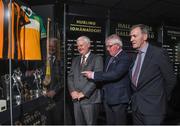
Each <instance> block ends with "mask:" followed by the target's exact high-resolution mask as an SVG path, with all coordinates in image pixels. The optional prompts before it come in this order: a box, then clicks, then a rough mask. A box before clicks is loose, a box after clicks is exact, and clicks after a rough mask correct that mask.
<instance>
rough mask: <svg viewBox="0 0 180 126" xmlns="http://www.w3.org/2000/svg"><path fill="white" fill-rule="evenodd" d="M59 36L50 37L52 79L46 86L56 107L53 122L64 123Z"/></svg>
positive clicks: (47, 94) (47, 93)
mask: <svg viewBox="0 0 180 126" xmlns="http://www.w3.org/2000/svg"><path fill="white" fill-rule="evenodd" d="M58 42H59V40H58V39H57V38H50V39H49V61H50V71H51V81H50V83H49V85H48V86H47V87H46V88H47V91H46V94H44V95H45V96H47V97H49V98H52V99H53V100H54V102H55V108H54V109H52V111H50V118H51V122H50V123H51V124H56V125H57V124H64V85H63V82H62V71H61V61H60V57H59V54H58V50H59V49H60V48H59V46H58Z"/></svg>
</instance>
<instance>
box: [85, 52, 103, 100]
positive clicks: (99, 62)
mask: <svg viewBox="0 0 180 126" xmlns="http://www.w3.org/2000/svg"><path fill="white" fill-rule="evenodd" d="M93 63H94V66H93V70H92V71H95V72H96V71H103V59H102V57H101V56H98V55H95V58H94V59H93ZM95 89H96V84H95V83H94V81H92V80H89V81H88V82H87V84H85V86H84V88H83V89H82V92H83V93H84V94H85V96H86V97H90V96H91V94H92V93H93V92H94V90H95Z"/></svg>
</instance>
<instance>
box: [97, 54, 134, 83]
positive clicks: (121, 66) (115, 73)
mask: <svg viewBox="0 0 180 126" xmlns="http://www.w3.org/2000/svg"><path fill="white" fill-rule="evenodd" d="M130 64H131V62H130V59H129V58H128V57H121V58H120V59H119V60H118V62H117V63H116V64H115V65H116V66H115V67H114V68H113V70H111V71H108V72H95V73H94V80H95V81H114V80H118V79H120V78H122V77H124V76H125V75H126V74H127V73H128V71H129V66H130Z"/></svg>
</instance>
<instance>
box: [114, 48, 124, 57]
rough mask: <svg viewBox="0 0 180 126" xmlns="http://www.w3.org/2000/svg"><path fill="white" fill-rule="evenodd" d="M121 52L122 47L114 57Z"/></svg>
mask: <svg viewBox="0 0 180 126" xmlns="http://www.w3.org/2000/svg"><path fill="white" fill-rule="evenodd" d="M120 52H122V49H120V50H119V51H118V52H117V53H116V55H115V56H114V57H116V56H117V55H119V53H120Z"/></svg>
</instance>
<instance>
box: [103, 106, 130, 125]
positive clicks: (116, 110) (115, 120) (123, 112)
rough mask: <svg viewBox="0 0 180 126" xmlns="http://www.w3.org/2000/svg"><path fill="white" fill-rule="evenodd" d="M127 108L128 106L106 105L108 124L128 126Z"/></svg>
mask: <svg viewBox="0 0 180 126" xmlns="http://www.w3.org/2000/svg"><path fill="white" fill-rule="evenodd" d="M127 107H128V105H127V104H118V105H109V104H107V103H104V108H105V112H106V122H107V124H108V125H113V124H115V125H121V124H124V125H125V124H127Z"/></svg>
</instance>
